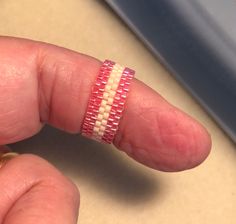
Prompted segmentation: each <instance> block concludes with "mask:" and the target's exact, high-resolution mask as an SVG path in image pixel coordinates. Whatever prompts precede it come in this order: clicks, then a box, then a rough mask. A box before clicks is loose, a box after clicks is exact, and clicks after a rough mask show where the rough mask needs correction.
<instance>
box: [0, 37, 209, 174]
mask: <svg viewBox="0 0 236 224" xmlns="http://www.w3.org/2000/svg"><path fill="white" fill-rule="evenodd" d="M0 49H1V52H0V64H1V66H0V74H1V75H0V88H1V93H3V94H1V96H0V144H6V143H9V142H15V141H18V140H21V139H24V138H26V137H29V136H31V135H33V134H35V133H37V132H38V131H39V130H40V128H41V127H42V123H44V122H47V123H49V124H51V125H53V126H55V127H57V128H60V129H63V130H65V131H68V132H72V133H77V132H79V131H80V129H81V125H82V122H83V118H84V115H85V112H86V107H87V102H88V98H89V94H90V91H91V88H92V85H93V83H94V80H95V77H96V75H97V73H98V71H99V68H100V66H101V62H99V61H98V60H96V59H94V58H91V57H88V56H85V55H82V54H78V53H76V52H72V51H69V50H66V49H63V48H59V47H56V46H52V45H48V44H43V43H38V42H32V41H27V40H20V39H12V38H11V39H9V38H1V39H0ZM131 88H132V89H131V92H130V96H129V97H128V101H127V104H126V109H125V112H124V115H123V119H122V121H121V123H120V130H119V132H118V134H117V137H116V139H115V141H114V142H115V145H116V146H117V147H118V148H120V149H121V150H123V151H125V152H127V153H128V154H129V155H130V156H132V157H133V158H135V159H136V160H138V161H140V162H142V163H144V164H146V165H148V166H150V167H153V168H156V169H161V170H168V171H172V170H182V169H187V168H191V167H194V166H196V165H198V164H199V163H200V162H202V161H203V160H204V159H205V158H206V157H207V155H208V153H209V151H210V147H211V141H210V137H209V135H208V133H207V131H206V130H205V129H204V128H203V127H202V126H201V125H200V124H199V123H197V122H196V121H194V120H193V119H192V118H190V117H189V116H187V115H186V114H184V113H183V112H181V111H180V110H178V109H177V108H175V107H173V106H171V105H170V104H169V103H168V102H166V101H165V100H164V99H163V98H162V97H161V96H160V95H158V94H157V93H156V92H154V91H153V90H151V89H150V88H149V87H147V86H145V85H144V84H143V83H141V82H139V81H137V80H134V81H133V83H132V86H131Z"/></svg>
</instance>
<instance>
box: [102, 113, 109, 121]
mask: <svg viewBox="0 0 236 224" xmlns="http://www.w3.org/2000/svg"><path fill="white" fill-rule="evenodd" d="M103 117H104V119H106V120H107V119H108V117H109V113H106V112H105V113H104V114H103Z"/></svg>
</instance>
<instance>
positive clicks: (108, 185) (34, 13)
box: [0, 0, 236, 224]
mask: <svg viewBox="0 0 236 224" xmlns="http://www.w3.org/2000/svg"><path fill="white" fill-rule="evenodd" d="M0 34H1V35H11V36H18V37H25V38H32V39H35V40H41V41H46V42H50V43H53V44H57V45H61V46H64V47H67V48H70V49H73V50H76V51H80V52H83V53H86V54H90V55H93V56H94V57H97V58H100V59H101V60H103V59H105V58H110V59H114V60H115V61H118V62H119V63H121V64H125V65H128V66H130V67H132V68H134V69H135V70H136V71H138V74H137V76H138V78H140V79H141V80H143V81H144V82H145V83H146V84H148V85H150V86H151V87H153V88H154V89H156V90H157V91H159V92H160V93H161V94H162V95H163V96H164V97H165V98H167V99H168V100H169V101H170V102H172V103H173V104H175V105H176V106H178V107H180V108H182V109H183V110H185V111H186V112H188V113H189V114H191V115H192V116H193V117H195V118H197V119H198V120H200V121H201V122H202V123H203V124H205V125H206V126H207V128H208V130H209V131H210V133H211V134H212V139H213V150H212V153H211V155H210V157H209V158H208V159H207V161H206V162H205V163H204V164H203V165H201V166H200V167H198V168H196V169H194V170H190V171H187V172H182V173H178V174H176V173H175V174H166V173H161V172H157V171H153V170H151V169H148V168H145V167H144V166H142V165H139V164H137V163H136V162H134V161H132V160H131V159H129V158H128V157H127V156H125V155H124V154H121V153H120V152H119V151H116V150H113V149H110V148H109V147H105V146H102V145H99V144H97V143H93V142H89V141H85V140H84V139H82V138H80V137H78V136H69V135H67V134H64V133H61V132H59V131H56V130H54V129H51V128H46V129H44V130H43V131H42V132H41V133H40V134H39V135H38V136H36V137H34V138H32V139H30V140H27V141H24V142H21V143H18V144H16V145H15V146H14V148H15V149H18V150H19V151H26V152H29V151H30V152H35V153H37V154H40V155H42V156H44V157H45V158H47V159H48V160H50V161H51V162H53V163H54V164H55V165H56V166H57V167H59V168H60V169H61V170H63V172H65V173H66V174H67V175H69V176H70V177H72V178H73V180H74V181H75V182H76V183H77V184H78V186H79V188H80V192H81V195H82V198H81V210H80V218H79V221H80V223H81V224H83V223H86V224H93V223H97V224H100V223H101V224H106V223H113V224H121V223H122V224H123V223H129V224H146V223H147V224H156V223H162V224H165V223H166V224H167V223H168V224H169V223H172V224H179V223H181V224H189V223H201V224H205V223H207V224H209V223H214V224H218V223H219V224H222V223H224V224H230V223H235V221H236V213H235V209H236V188H235V186H236V150H235V146H234V144H233V143H232V142H231V141H230V140H229V139H228V138H227V137H226V136H225V135H224V134H223V132H222V131H221V130H220V129H219V128H218V127H217V126H216V125H215V124H214V122H213V121H212V120H211V119H210V118H209V117H208V116H207V114H206V113H205V112H204V111H203V110H202V109H201V107H200V106H199V105H198V104H197V103H196V102H195V101H194V100H193V99H192V98H191V97H190V96H189V94H188V93H186V91H184V90H183V89H182V87H181V86H180V85H179V84H178V83H177V82H176V81H175V80H174V79H173V78H172V77H171V76H170V75H169V74H168V73H167V72H166V71H165V70H164V69H163V67H162V66H161V65H160V64H159V63H158V62H157V60H156V59H155V58H154V57H153V56H152V55H151V54H150V53H149V52H148V51H147V50H146V48H145V47H144V46H143V45H142V43H140V41H139V40H137V39H136V37H135V36H134V35H133V34H132V33H131V32H130V31H129V30H128V29H127V27H126V26H124V25H123V23H122V22H120V20H119V19H118V18H117V17H116V16H115V15H114V14H113V13H112V11H111V10H110V9H109V8H108V7H107V6H106V5H105V4H104V3H103V2H102V1H98V0H97V1H96V0H60V1H58V0H50V1H48V0H40V1H32V0H20V1H17V0H2V1H0ZM59 212H60V211H59Z"/></svg>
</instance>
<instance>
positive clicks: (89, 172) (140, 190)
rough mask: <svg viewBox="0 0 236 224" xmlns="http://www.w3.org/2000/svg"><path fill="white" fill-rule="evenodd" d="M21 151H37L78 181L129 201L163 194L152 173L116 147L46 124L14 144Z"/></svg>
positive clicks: (140, 200) (147, 198)
mask: <svg viewBox="0 0 236 224" xmlns="http://www.w3.org/2000/svg"><path fill="white" fill-rule="evenodd" d="M11 148H12V149H13V150H14V151H17V152H20V153H33V154H37V155H39V156H41V157H43V158H45V159H47V160H48V161H50V162H51V163H53V164H54V165H55V166H56V167H57V168H59V169H60V170H62V171H63V172H64V173H66V174H68V175H69V176H70V177H72V178H75V179H76V180H82V179H86V180H85V181H87V182H89V183H90V184H91V185H92V186H94V188H96V189H98V190H100V191H103V193H106V194H109V196H111V197H115V198H116V199H119V200H123V201H125V202H126V203H127V202H128V203H137V202H140V203H144V202H145V201H149V200H150V199H151V198H153V197H154V195H157V194H159V183H158V185H157V183H156V180H155V178H153V177H152V176H151V172H150V173H148V172H145V169H144V170H142V169H141V168H140V166H139V165H137V166H136V164H135V162H133V161H132V160H130V161H128V162H127V160H125V159H124V157H122V156H121V155H120V152H119V151H115V150H111V149H112V147H111V148H110V146H106V145H102V144H99V143H96V142H93V141H89V140H87V139H85V138H83V137H81V136H79V135H69V134H66V133H64V132H61V131H58V130H56V129H53V128H51V127H48V126H47V127H45V128H44V129H43V130H42V131H41V132H40V133H39V134H38V135H37V136H34V137H32V138H30V139H27V140H24V141H22V142H18V143H16V144H12V145H11Z"/></svg>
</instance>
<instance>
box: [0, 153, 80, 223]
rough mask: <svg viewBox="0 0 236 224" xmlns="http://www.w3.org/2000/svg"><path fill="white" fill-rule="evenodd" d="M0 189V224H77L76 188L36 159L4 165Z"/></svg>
mask: <svg viewBox="0 0 236 224" xmlns="http://www.w3.org/2000/svg"><path fill="white" fill-rule="evenodd" d="M0 189H1V194H0V223H4V224H13V223H14V224H22V223H24V224H31V223H38V224H41V223H42V224H54V223H55V224H62V223H63V224H67V223H68V224H73V223H74V224H76V223H77V218H78V207H79V194H78V190H77V188H76V187H75V185H73V184H72V183H71V182H70V181H69V180H68V179H67V178H65V177H64V176H62V174H61V173H59V172H58V171H57V170H56V169H55V168H54V167H53V166H51V165H50V164H48V163H47V162H46V161H44V160H43V159H40V158H39V157H36V156H32V155H23V156H18V157H16V158H14V159H12V160H10V161H8V162H7V163H6V164H5V165H4V166H3V167H2V168H1V169H0Z"/></svg>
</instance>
